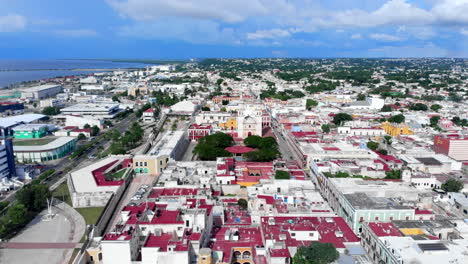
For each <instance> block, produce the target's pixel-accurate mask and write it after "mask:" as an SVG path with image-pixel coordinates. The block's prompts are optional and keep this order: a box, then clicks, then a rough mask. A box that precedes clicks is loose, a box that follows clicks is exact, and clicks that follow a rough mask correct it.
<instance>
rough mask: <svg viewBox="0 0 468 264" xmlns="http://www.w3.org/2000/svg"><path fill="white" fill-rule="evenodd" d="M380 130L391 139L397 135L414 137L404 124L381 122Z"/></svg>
mask: <svg viewBox="0 0 468 264" xmlns="http://www.w3.org/2000/svg"><path fill="white" fill-rule="evenodd" d="M382 129H383V130H385V132H386V133H387V134H389V135H391V136H392V137H396V136H399V135H414V132H413V131H411V129H410V128H409V126H408V125H406V124H397V123H390V122H383V123H382Z"/></svg>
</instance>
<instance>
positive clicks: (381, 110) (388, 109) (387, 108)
mask: <svg viewBox="0 0 468 264" xmlns="http://www.w3.org/2000/svg"><path fill="white" fill-rule="evenodd" d="M391 111H392V108H391V107H390V106H389V105H384V106H383V107H382V109H380V112H391Z"/></svg>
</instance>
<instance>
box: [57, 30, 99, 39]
mask: <svg viewBox="0 0 468 264" xmlns="http://www.w3.org/2000/svg"><path fill="white" fill-rule="evenodd" d="M54 33H55V34H57V35H60V36H65V37H73V38H81V37H94V36H97V35H98V33H97V32H96V31H94V30H91V29H63V30H55V31H54Z"/></svg>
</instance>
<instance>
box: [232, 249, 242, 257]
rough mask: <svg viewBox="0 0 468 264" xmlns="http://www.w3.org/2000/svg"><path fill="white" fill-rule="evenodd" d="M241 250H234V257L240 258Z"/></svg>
mask: <svg viewBox="0 0 468 264" xmlns="http://www.w3.org/2000/svg"><path fill="white" fill-rule="evenodd" d="M241 255H242V254H241V252H240V251H234V258H240V257H241Z"/></svg>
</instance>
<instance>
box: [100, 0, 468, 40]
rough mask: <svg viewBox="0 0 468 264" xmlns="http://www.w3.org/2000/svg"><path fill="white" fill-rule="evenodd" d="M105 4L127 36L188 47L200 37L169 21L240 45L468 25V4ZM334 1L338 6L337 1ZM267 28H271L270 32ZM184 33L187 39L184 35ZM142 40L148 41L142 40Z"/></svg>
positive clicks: (402, 0) (147, 0)
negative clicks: (176, 40) (173, 40)
mask: <svg viewBox="0 0 468 264" xmlns="http://www.w3.org/2000/svg"><path fill="white" fill-rule="evenodd" d="M106 1H107V2H108V3H109V4H110V5H111V6H112V7H113V9H114V10H116V11H117V13H118V14H119V15H121V16H122V17H124V18H128V19H129V20H130V21H132V22H131V23H133V24H129V25H127V26H126V27H125V28H124V29H123V31H124V33H125V32H126V33H125V34H130V35H134V36H136V34H137V33H138V32H145V34H149V35H150V36H152V37H153V38H154V37H156V36H155V34H152V32H151V29H154V28H158V29H159V28H161V27H162V26H164V27H166V28H165V29H166V32H165V33H163V34H169V35H171V36H173V37H176V36H179V37H180V39H182V40H187V39H190V41H191V42H193V41H196V42H199V41H202V38H203V35H201V36H200V38H199V40H195V39H196V36H194V34H191V33H190V32H187V31H188V30H184V29H181V28H180V27H179V25H176V26H175V27H176V28H175V32H167V31H171V30H172V27H173V25H170V24H168V23H167V21H174V19H176V20H182V21H183V20H187V19H188V20H190V21H191V23H195V25H189V24H186V25H185V26H186V27H187V28H190V29H194V28H195V31H196V32H197V31H200V29H198V28H197V27H198V26H197V25H203V24H204V23H207V24H208V28H207V30H206V31H209V32H210V34H209V37H208V38H207V41H208V42H213V41H214V40H215V41H216V42H219V40H218V39H219V38H221V37H223V36H226V34H228V33H225V32H223V31H226V30H227V31H230V30H233V31H239V32H243V33H242V34H240V33H239V34H234V35H236V37H237V39H233V38H228V39H231V40H233V41H234V42H239V41H254V40H258V41H260V40H274V39H281V38H290V37H292V36H293V34H294V33H312V32H317V31H320V30H327V29H334V30H335V31H336V32H343V31H346V30H347V29H349V28H353V29H359V28H376V27H380V28H381V27H396V28H398V27H400V28H402V27H403V28H406V29H407V30H406V31H405V33H404V34H399V35H403V36H404V37H395V36H390V35H379V34H377V35H375V34H374V35H375V36H374V37H373V39H376V40H379V41H401V40H404V39H408V38H417V39H423V40H427V39H431V38H433V37H435V36H437V33H436V32H435V31H434V30H433V28H437V29H439V28H448V29H449V30H459V29H460V28H464V27H465V26H468V16H467V15H465V14H467V13H468V0H432V1H430V2H428V6H422V5H418V4H416V3H414V2H412V1H409V0H387V1H385V2H384V3H383V4H381V5H377V4H375V5H373V6H377V7H376V8H374V9H372V10H368V9H364V8H358V7H357V8H351V9H349V8H348V9H342V10H337V9H333V10H332V9H327V8H326V7H325V5H322V4H320V3H319V2H317V1H311V0H237V1H220V0H197V1H192V0H106ZM332 1H335V3H336V1H337V0H332ZM347 6H350V5H347ZM354 6H357V5H354ZM209 22H211V23H213V24H210V23H209ZM226 23H227V24H230V25H229V27H230V28H231V29H223V28H222V27H221V25H223V26H225V24H226ZM178 24H180V22H179V23H178ZM454 26H455V27H454ZM145 27H146V29H145ZM268 27H269V28H273V29H268ZM465 28H466V27H465ZM132 29H135V32H130V31H131V30H132ZM167 29H171V30H167ZM202 31H203V30H202ZM158 32H160V31H158ZM182 32H183V33H182ZM215 32H218V36H214V35H215V34H214V33H215ZM459 32H460V31H459ZM121 33H122V31H121ZM460 33H461V32H460ZM183 34H188V35H189V36H188V37H186V36H182V35H183ZM361 34H362V33H361ZM228 35H229V34H228ZM141 37H147V36H145V35H141ZM362 37H363V36H362V35H360V34H359V33H357V34H354V35H353V36H351V39H359V38H362ZM271 43H272V42H271Z"/></svg>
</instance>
